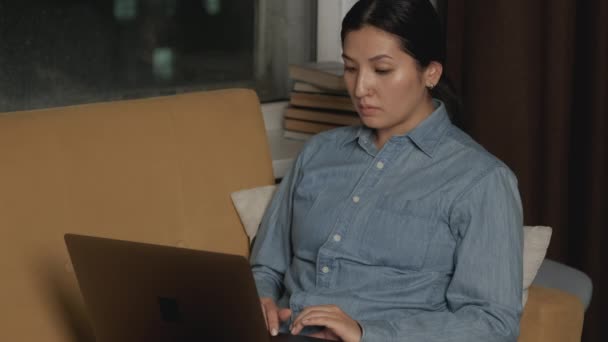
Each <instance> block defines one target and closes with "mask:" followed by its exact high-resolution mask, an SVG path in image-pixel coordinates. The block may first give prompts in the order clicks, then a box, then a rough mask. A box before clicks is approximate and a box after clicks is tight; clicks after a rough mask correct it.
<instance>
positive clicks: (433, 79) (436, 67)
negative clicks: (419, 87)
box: [424, 61, 443, 88]
mask: <svg viewBox="0 0 608 342" xmlns="http://www.w3.org/2000/svg"><path fill="white" fill-rule="evenodd" d="M442 73H443V65H441V63H439V62H436V61H431V63H429V65H428V66H427V67H426V69H425V70H424V82H425V83H426V86H427V87H429V88H433V87H434V86H436V85H437V83H439V79H441V74H442Z"/></svg>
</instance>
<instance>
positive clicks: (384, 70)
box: [376, 69, 393, 75]
mask: <svg viewBox="0 0 608 342" xmlns="http://www.w3.org/2000/svg"><path fill="white" fill-rule="evenodd" d="M392 71H393V70H391V69H376V74H378V75H387V74H389V73H391V72H392Z"/></svg>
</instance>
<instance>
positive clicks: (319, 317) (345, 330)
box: [291, 305, 362, 342]
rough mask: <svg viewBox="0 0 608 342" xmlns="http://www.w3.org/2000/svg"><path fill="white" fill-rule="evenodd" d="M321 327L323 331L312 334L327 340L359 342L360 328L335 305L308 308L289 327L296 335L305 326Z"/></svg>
mask: <svg viewBox="0 0 608 342" xmlns="http://www.w3.org/2000/svg"><path fill="white" fill-rule="evenodd" d="M311 325H316V326H323V327H325V329H324V330H322V331H321V332H318V333H315V334H312V335H310V336H312V337H320V338H324V339H329V340H342V341H344V342H359V341H360V340H361V335H362V331H361V326H360V325H359V323H357V321H355V320H354V319H352V318H351V317H350V316H348V315H347V314H346V313H344V311H342V309H340V308H339V307H337V306H336V305H317V306H309V307H307V308H305V309H304V310H302V312H301V313H300V314H299V315H298V317H296V319H295V320H294V321H293V324H292V326H291V333H292V334H294V335H297V334H298V333H300V331H302V328H304V327H305V326H311Z"/></svg>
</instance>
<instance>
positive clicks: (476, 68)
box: [441, 0, 608, 341]
mask: <svg viewBox="0 0 608 342" xmlns="http://www.w3.org/2000/svg"><path fill="white" fill-rule="evenodd" d="M441 8H443V9H444V10H445V13H446V32H447V39H448V58H447V63H446V71H447V75H448V77H449V78H450V79H451V80H452V83H453V84H454V87H455V88H456V92H457V93H458V94H459V95H460V97H461V100H462V103H463V110H462V115H461V117H459V118H457V120H458V121H459V122H460V125H461V126H462V127H463V128H464V130H465V131H467V132H468V133H469V134H471V135H472V136H473V137H474V138H475V139H476V140H477V141H479V142H480V143H481V144H482V145H483V146H485V147H486V148H487V149H488V150H489V151H490V152H492V153H493V154H495V155H496V156H498V157H499V158H500V159H502V160H503V161H504V162H505V163H506V164H508V165H509V166H510V167H511V169H512V170H513V171H514V172H515V173H516V174H517V176H518V179H519V187H520V191H521V195H522V200H523V204H524V211H525V224H527V225H548V226H551V227H553V237H552V239H551V245H550V247H549V251H548V257H550V258H552V259H555V260H558V261H560V262H563V263H565V264H567V265H570V266H573V267H575V268H577V269H580V270H582V271H583V272H585V273H587V274H588V275H589V276H590V277H591V278H592V280H593V286H594V293H593V298H592V301H591V306H590V308H589V309H588V311H587V313H586V315H585V326H584V330H583V340H584V341H608V328H606V327H604V326H602V325H603V324H605V323H606V322H608V320H607V317H608V315H606V312H607V311H608V288H606V287H607V286H608V279H607V278H608V276H607V274H606V272H605V271H603V269H608V265H606V262H607V261H608V246H606V248H604V249H602V244H603V243H605V242H606V235H607V234H606V231H607V230H608V182H607V180H606V178H607V177H608V120H607V118H606V117H607V116H608V102H607V101H608V100H607V99H608V87H607V86H608V73H607V64H608V1H606V0H597V1H591V0H578V1H577V0H544V1H542V0H540V1H529V0H492V1H487V0H445V1H444V2H443V4H442V7H441Z"/></svg>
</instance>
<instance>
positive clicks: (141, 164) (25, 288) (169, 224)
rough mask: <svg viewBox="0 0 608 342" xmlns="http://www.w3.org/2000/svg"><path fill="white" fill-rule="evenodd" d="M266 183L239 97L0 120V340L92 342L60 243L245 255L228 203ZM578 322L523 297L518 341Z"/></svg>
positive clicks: (555, 303)
mask: <svg viewBox="0 0 608 342" xmlns="http://www.w3.org/2000/svg"><path fill="white" fill-rule="evenodd" d="M273 182H274V178H273V174H272V162H271V157H270V154H269V148H268V145H267V140H266V136H265V129H264V123H263V120H262V115H261V112H260V106H259V102H258V99H257V97H256V95H255V93H253V92H252V91H248V90H225V91H215V92H201V93H192V94H186V95H177V96H170V97H161V98H152V99H143V100H130V101H121V102H113V103H98V104H90V105H81V106H72V107H64V108H53V109H45V110H38V111H28V112H17V113H5V114H0V229H1V231H2V239H1V240H0V253H2V258H0V260H1V261H0V266H1V268H0V269H1V271H2V281H1V282H0V296H1V299H0V303H2V305H3V309H2V310H1V311H0V322H2V323H1V326H2V328H0V340H2V341H48V342H54V341H91V340H93V338H92V331H91V328H90V325H89V323H88V321H87V318H86V311H85V308H84V305H83V303H82V298H81V296H80V293H79V290H78V286H77V283H76V279H75V277H74V273H73V270H72V268H71V264H70V262H69V259H68V255H67V253H66V250H65V246H64V242H63V234H64V233H66V232H74V233H81V234H90V235H98V236H106V237H113V238H119V239H128V240H136V241H144V242H150V243H156V244H164V245H173V246H181V247H187V248H195V249H207V250H212V251H223V252H228V253H235V254H240V255H247V253H248V239H247V236H246V235H245V232H244V230H243V227H242V225H241V223H240V221H239V217H238V215H237V214H236V212H235V210H234V207H233V205H232V203H231V200H230V193H231V192H233V191H236V190H240V189H246V188H252V187H257V186H261V185H268V184H273ZM582 319H583V307H582V304H581V303H580V301H579V300H578V299H577V298H575V297H574V296H572V295H569V294H567V293H565V292H561V291H558V290H550V289H546V288H539V287H532V288H531V290H530V297H529V300H528V304H527V305H526V307H525V312H524V316H523V318H522V323H521V324H522V325H521V337H520V341H551V342H555V341H578V340H580V335H581V329H582Z"/></svg>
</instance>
